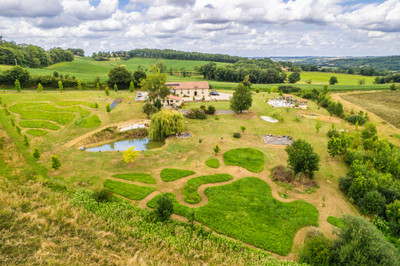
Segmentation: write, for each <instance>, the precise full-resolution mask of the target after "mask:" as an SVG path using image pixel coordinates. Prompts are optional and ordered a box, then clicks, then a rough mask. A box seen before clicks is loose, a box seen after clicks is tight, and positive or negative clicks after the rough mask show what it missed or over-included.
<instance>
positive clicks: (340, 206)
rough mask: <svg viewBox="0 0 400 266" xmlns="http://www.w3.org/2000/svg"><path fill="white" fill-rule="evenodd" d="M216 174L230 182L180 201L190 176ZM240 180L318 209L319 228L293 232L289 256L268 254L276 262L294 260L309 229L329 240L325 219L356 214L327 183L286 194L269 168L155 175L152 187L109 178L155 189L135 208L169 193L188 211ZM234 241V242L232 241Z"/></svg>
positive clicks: (204, 187) (230, 167) (232, 168)
mask: <svg viewBox="0 0 400 266" xmlns="http://www.w3.org/2000/svg"><path fill="white" fill-rule="evenodd" d="M220 160H222V158H220ZM162 169H163V168H160V169H155V171H154V172H156V173H160V172H161V170H162ZM217 173H228V174H230V175H232V176H233V179H232V180H229V181H224V182H219V183H208V184H203V185H201V186H200V187H199V188H198V192H199V194H200V195H201V201H200V202H199V203H197V204H189V203H187V202H185V201H184V199H183V194H182V189H183V187H184V186H185V184H186V183H187V181H188V180H189V179H192V178H194V177H197V176H201V175H211V174H217ZM244 177H257V178H260V179H261V180H263V181H265V182H266V183H267V184H268V185H269V186H270V187H271V194H272V196H273V197H274V198H275V199H277V200H279V201H282V202H292V201H294V200H304V201H306V202H308V203H311V204H313V205H314V206H315V207H316V208H317V209H318V212H319V218H318V223H319V227H317V228H316V227H314V226H307V227H303V228H301V229H300V230H299V231H298V232H297V233H296V235H295V237H294V238H293V245H292V249H291V253H290V254H289V255H287V256H281V255H278V254H275V253H272V252H269V253H271V254H273V255H274V256H275V257H276V258H279V259H286V260H295V259H297V253H298V249H299V248H300V247H301V245H302V244H303V242H304V239H305V237H306V236H307V233H308V232H310V231H311V230H316V229H317V230H319V231H320V232H322V233H324V234H325V235H328V236H331V237H333V234H332V232H333V229H334V227H333V226H332V225H331V224H329V223H328V222H327V218H328V216H331V215H332V216H338V217H340V216H341V215H342V214H345V213H349V214H355V213H357V211H356V210H355V209H354V207H353V206H352V205H351V204H350V203H348V202H347V201H346V199H345V198H344V197H343V196H342V195H341V194H340V192H339V191H338V188H337V186H336V185H332V183H331V182H329V181H328V182H326V181H323V180H319V181H318V184H319V186H320V188H318V189H317V191H316V192H314V193H312V194H307V193H298V192H295V191H293V190H288V191H287V190H285V189H284V188H282V187H281V186H279V185H277V184H276V183H275V182H273V181H272V180H271V178H270V171H269V169H264V170H263V171H262V172H260V173H253V172H250V171H248V170H246V169H244V168H242V167H238V166H226V165H221V166H220V167H219V168H218V169H212V168H208V167H204V168H202V169H201V170H200V171H197V172H196V174H194V175H191V176H187V177H184V178H181V179H178V180H175V181H171V182H163V181H162V179H161V178H160V177H159V175H157V176H155V178H156V180H157V184H155V185H154V184H144V183H140V182H134V181H126V180H122V179H117V178H112V179H115V180H119V181H125V182H127V183H132V184H140V185H142V186H146V185H148V186H151V187H155V188H156V191H154V192H152V193H150V194H149V195H148V196H147V197H145V198H144V199H143V200H141V201H136V200H131V201H132V202H133V203H134V204H136V205H137V206H139V207H142V208H148V207H147V203H148V202H149V201H150V200H152V199H153V198H154V197H155V196H157V195H158V194H160V193H164V192H169V193H173V194H175V195H176V197H177V200H178V202H179V203H180V204H182V205H185V206H188V207H191V208H197V207H201V206H204V205H205V204H207V202H208V197H207V195H206V194H205V193H204V191H205V189H206V188H208V187H214V186H222V185H226V184H231V183H233V182H235V181H237V180H239V179H240V178H244ZM278 191H280V192H282V193H286V194H288V195H289V198H287V199H285V198H282V197H280V196H279V194H278ZM172 218H173V219H176V220H179V221H184V222H187V219H186V217H183V216H179V215H176V214H174V215H173V216H172ZM196 223H197V222H196ZM198 224H200V223H198ZM201 225H202V226H204V227H205V228H207V230H211V229H210V228H208V227H207V226H205V225H203V224H201ZM211 231H212V230H211ZM214 233H217V232H215V231H214ZM217 234H219V233H217ZM224 236H225V237H227V236H226V235H224ZM228 238H230V237H228ZM230 239H232V238H230ZM235 240H236V241H238V240H237V239H235ZM244 245H245V246H248V247H252V248H256V249H258V248H257V247H255V246H252V245H249V244H246V243H244ZM264 251H265V250H264Z"/></svg>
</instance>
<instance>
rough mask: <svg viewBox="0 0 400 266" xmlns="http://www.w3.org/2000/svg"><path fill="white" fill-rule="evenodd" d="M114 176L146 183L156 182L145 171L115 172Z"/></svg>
mask: <svg viewBox="0 0 400 266" xmlns="http://www.w3.org/2000/svg"><path fill="white" fill-rule="evenodd" d="M113 177H115V178H119V179H124V180H129V181H137V182H141V183H147V184H156V183H157V181H156V180H155V179H154V177H152V176H151V175H149V174H146V173H127V174H115V175H113Z"/></svg>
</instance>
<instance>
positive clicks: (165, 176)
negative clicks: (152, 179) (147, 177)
mask: <svg viewBox="0 0 400 266" xmlns="http://www.w3.org/2000/svg"><path fill="white" fill-rule="evenodd" d="M193 174H194V172H193V171H191V170H182V169H173V168H164V169H162V170H161V173H160V176H161V179H162V180H163V181H164V182H169V181H175V180H178V179H181V178H183V177H186V176H190V175H193Z"/></svg>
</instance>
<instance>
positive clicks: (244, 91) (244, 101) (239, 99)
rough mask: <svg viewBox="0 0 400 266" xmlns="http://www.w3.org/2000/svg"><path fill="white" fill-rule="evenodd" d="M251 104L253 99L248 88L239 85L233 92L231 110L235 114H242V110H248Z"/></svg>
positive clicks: (241, 84)
mask: <svg viewBox="0 0 400 266" xmlns="http://www.w3.org/2000/svg"><path fill="white" fill-rule="evenodd" d="M252 102H253V99H252V97H251V91H250V89H249V87H247V86H245V85H244V84H243V83H239V85H238V86H237V87H236V89H235V91H234V92H233V96H232V99H231V109H232V110H233V111H235V112H236V113H242V112H243V111H244V110H248V109H249V108H250V107H251V104H252Z"/></svg>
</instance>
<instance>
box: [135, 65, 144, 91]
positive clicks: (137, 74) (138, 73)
mask: <svg viewBox="0 0 400 266" xmlns="http://www.w3.org/2000/svg"><path fill="white" fill-rule="evenodd" d="M144 79H146V72H145V71H144V70H143V68H142V67H141V66H140V65H139V66H138V67H137V70H136V71H135V72H133V84H134V85H135V88H140V87H141V85H140V84H141V82H142V80H144Z"/></svg>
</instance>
